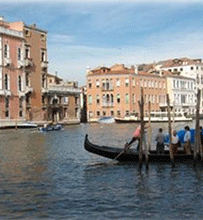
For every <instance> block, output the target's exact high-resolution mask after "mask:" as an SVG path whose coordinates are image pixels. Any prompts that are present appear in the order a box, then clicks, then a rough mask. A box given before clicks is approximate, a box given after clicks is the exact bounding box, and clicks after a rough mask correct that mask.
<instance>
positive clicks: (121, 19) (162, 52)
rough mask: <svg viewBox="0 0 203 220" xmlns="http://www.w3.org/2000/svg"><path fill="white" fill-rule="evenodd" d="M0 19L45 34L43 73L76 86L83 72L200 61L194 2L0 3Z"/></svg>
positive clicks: (199, 11) (202, 32)
mask: <svg viewBox="0 0 203 220" xmlns="http://www.w3.org/2000/svg"><path fill="white" fill-rule="evenodd" d="M0 15H2V16H4V19H5V20H6V21H8V22H14V21H23V22H25V23H26V24H27V25H30V24H33V23H36V24H37V27H39V28H40V29H44V30H47V31H48V43H47V46H48V61H49V72H50V73H55V72H57V74H58V76H60V77H62V78H63V79H64V80H70V81H71V80H74V81H78V82H79V85H80V86H82V85H85V82H86V68H87V67H90V68H91V69H93V68H96V67H98V66H107V67H110V66H113V65H114V64H116V63H122V64H125V65H126V66H130V65H137V64H141V63H152V62H156V61H160V60H165V59H170V58H178V57H189V58H203V1H200V0H199V1H198V0H190V1H189V0H176V1H175V0H170V1H165V0H162V1H161V0H154V1H147V0H142V1H140V0H130V1H123V0H103V1H102V0H101V1H96V0H84V1H82V0H75V1H73V0H72V1H71V0H69V1H65V0H64V1H60V0H59V1H54V0H49V1H43V0H41V1H39V0H21V1H17V0H16V1H12V0H2V1H1V2H0Z"/></svg>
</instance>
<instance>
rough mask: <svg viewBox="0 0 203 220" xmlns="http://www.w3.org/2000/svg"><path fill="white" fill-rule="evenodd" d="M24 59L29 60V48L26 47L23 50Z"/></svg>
mask: <svg viewBox="0 0 203 220" xmlns="http://www.w3.org/2000/svg"><path fill="white" fill-rule="evenodd" d="M25 58H26V59H27V58H30V48H28V47H26V48H25Z"/></svg>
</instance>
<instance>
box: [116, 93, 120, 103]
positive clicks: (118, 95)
mask: <svg viewBox="0 0 203 220" xmlns="http://www.w3.org/2000/svg"><path fill="white" fill-rule="evenodd" d="M116 99H117V103H120V102H121V98H120V94H117V96H116Z"/></svg>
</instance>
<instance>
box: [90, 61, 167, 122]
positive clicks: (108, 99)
mask: <svg viewBox="0 0 203 220" xmlns="http://www.w3.org/2000/svg"><path fill="white" fill-rule="evenodd" d="M86 86H87V117H88V121H97V120H98V119H99V118H100V117H103V116H112V117H115V116H117V117H124V116H125V115H129V114H132V113H133V114H139V105H138V101H139V100H140V91H141V87H143V89H144V99H145V106H144V108H145V114H147V106H148V102H149V101H150V102H151V103H152V107H151V109H152V111H160V110H161V108H160V104H161V103H162V102H165V100H166V78H165V77H162V76H160V75H157V74H155V75H152V74H149V73H147V72H138V71H137V68H135V67H134V66H131V67H130V68H127V67H125V66H124V65H123V64H116V65H114V66H112V67H110V68H107V67H99V68H96V69H93V70H88V72H87V85H86Z"/></svg>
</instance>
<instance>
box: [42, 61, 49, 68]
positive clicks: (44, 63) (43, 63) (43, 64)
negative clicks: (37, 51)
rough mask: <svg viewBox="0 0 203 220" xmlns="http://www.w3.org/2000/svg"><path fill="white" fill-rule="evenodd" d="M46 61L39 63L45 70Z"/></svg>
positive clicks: (46, 66)
mask: <svg viewBox="0 0 203 220" xmlns="http://www.w3.org/2000/svg"><path fill="white" fill-rule="evenodd" d="M48 63H49V62H48V61H42V62H41V67H42V69H45V68H48Z"/></svg>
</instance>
